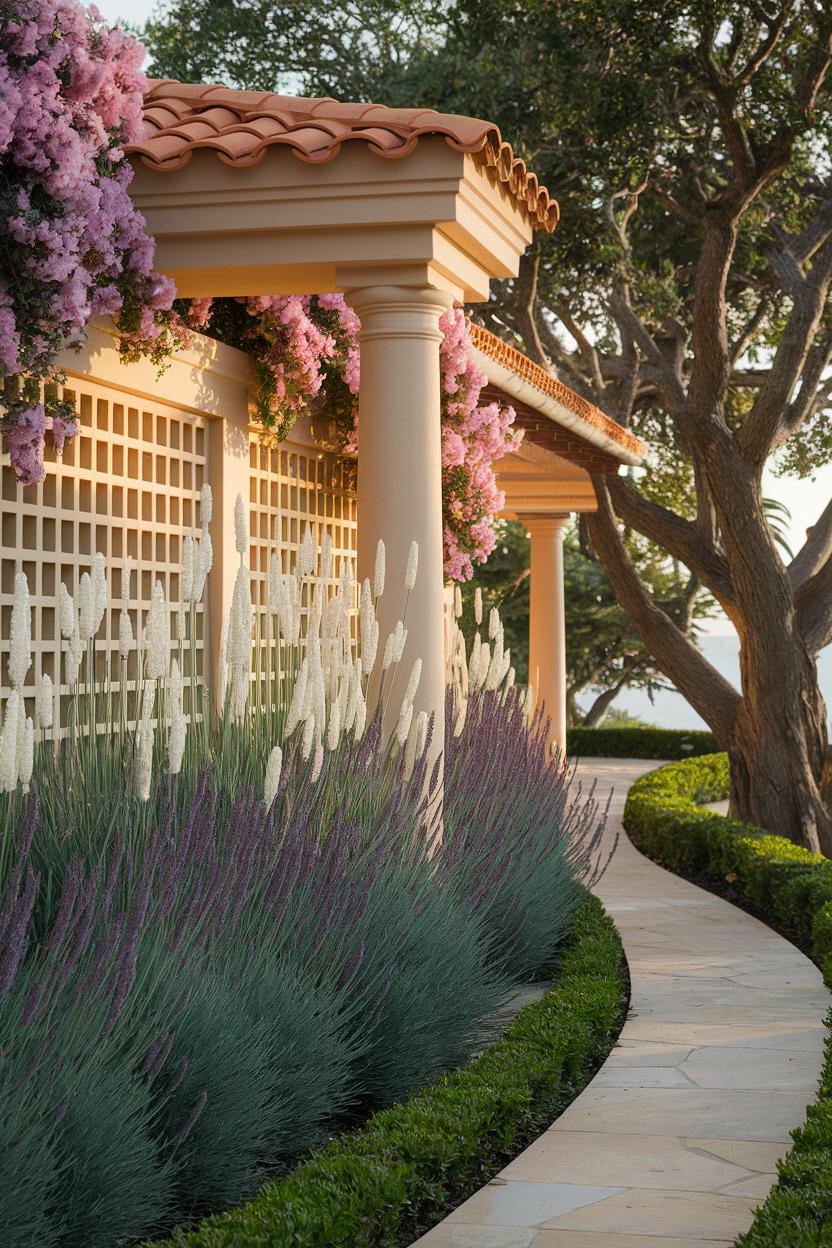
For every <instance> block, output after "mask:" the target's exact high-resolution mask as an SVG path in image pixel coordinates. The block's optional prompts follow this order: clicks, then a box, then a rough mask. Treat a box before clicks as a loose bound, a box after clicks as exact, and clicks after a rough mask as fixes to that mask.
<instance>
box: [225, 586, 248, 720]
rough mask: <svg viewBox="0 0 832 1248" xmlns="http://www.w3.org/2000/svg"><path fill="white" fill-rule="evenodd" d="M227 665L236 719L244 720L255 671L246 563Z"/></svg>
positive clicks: (234, 604)
mask: <svg viewBox="0 0 832 1248" xmlns="http://www.w3.org/2000/svg"><path fill="white" fill-rule="evenodd" d="M227 661H228V667H229V672H230V676H231V695H232V696H231V701H232V706H231V714H232V717H233V718H234V719H242V717H243V715H244V714H245V709H246V703H247V701H248V692H249V672H250V668H251V584H250V579H249V573H248V568H247V567H246V565H245V564H244V563H241V564H240V566H239V568H238V569H237V579H236V580H235V582H234V594H233V597H232V599H231V615H230V625H229V631H228V655H227Z"/></svg>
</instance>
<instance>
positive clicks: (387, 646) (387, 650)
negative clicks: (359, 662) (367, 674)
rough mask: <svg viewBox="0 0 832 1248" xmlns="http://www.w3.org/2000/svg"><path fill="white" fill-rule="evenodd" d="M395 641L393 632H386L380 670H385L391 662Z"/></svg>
mask: <svg viewBox="0 0 832 1248" xmlns="http://www.w3.org/2000/svg"><path fill="white" fill-rule="evenodd" d="M394 641H395V633H388V634H387V640H386V641H385V643H384V656H383V658H382V660H381V670H382V671H383V672H386V671H387V669H388V668H389V666H390V664H391V663H392V662H393V643H394Z"/></svg>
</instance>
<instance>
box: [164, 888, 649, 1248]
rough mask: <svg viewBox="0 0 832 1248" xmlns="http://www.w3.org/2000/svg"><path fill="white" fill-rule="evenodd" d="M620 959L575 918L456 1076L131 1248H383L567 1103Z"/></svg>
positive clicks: (408, 1235) (605, 1017)
mask: <svg viewBox="0 0 832 1248" xmlns="http://www.w3.org/2000/svg"><path fill="white" fill-rule="evenodd" d="M625 996H626V980H625V969H624V962H623V953H622V949H621V944H620V941H619V939H618V936H617V933H616V931H615V928H614V927H613V924H612V921H611V920H610V919H609V918H608V917H607V916H606V915H605V913H604V911H603V908H602V907H601V904H600V902H598V901H597V900H596V899H595V898H594V897H592V896H589V895H587V896H586V897H585V899H584V901H583V902H582V904H581V907H580V909H579V911H578V913H577V916H576V919H575V922H574V924H573V927H572V931H571V934H570V938H569V941H568V944H567V945H566V946H565V948H564V951H563V954H562V956H561V960H560V962H559V965H558V970H557V973H556V978H555V981H554V983H553V985H552V988H551V989H550V990H549V991H548V992H547V993H546V994H545V995H544V997H543V998H542V999H541V1000H540V1001H536V1002H533V1003H532V1004H530V1005H527V1006H526V1007H525V1008H524V1009H523V1010H522V1011H521V1012H520V1013H519V1014H518V1015H517V1016H516V1018H515V1019H513V1020H512V1022H511V1023H510V1024H509V1026H508V1027H507V1028H506V1030H505V1031H504V1032H503V1034H502V1036H501V1037H500V1039H499V1040H498V1041H496V1042H495V1043H494V1044H492V1045H490V1046H489V1047H488V1048H487V1049H485V1050H484V1051H483V1052H482V1054H480V1056H479V1057H477V1058H476V1059H475V1060H474V1061H472V1062H470V1063H469V1064H468V1065H466V1066H464V1067H462V1068H461V1069H459V1070H457V1071H455V1072H453V1073H452V1074H449V1075H446V1076H445V1077H443V1078H442V1079H440V1080H439V1081H438V1082H437V1083H435V1084H432V1085H431V1086H429V1087H426V1088H423V1089H421V1090H420V1091H419V1092H416V1093H415V1094H414V1095H412V1096H411V1097H409V1099H408V1100H407V1101H405V1102H403V1103H402V1104H399V1105H394V1106H393V1107H392V1108H390V1109H386V1110H383V1111H382V1112H380V1113H377V1114H374V1115H373V1117H372V1118H370V1119H369V1120H368V1121H367V1123H366V1124H365V1125H364V1126H363V1127H361V1128H360V1129H359V1130H357V1131H354V1132H351V1133H349V1134H347V1135H344V1136H342V1137H340V1138H338V1139H336V1140H333V1141H332V1142H331V1143H330V1144H328V1145H327V1146H326V1147H324V1148H323V1149H321V1150H320V1151H318V1152H316V1153H314V1154H313V1155H312V1156H311V1157H310V1158H309V1160H307V1161H306V1162H304V1163H303V1164H301V1165H300V1166H298V1168H297V1169H295V1170H293V1171H292V1172H290V1173H289V1174H288V1175H286V1176H285V1177H283V1178H280V1179H277V1180H275V1181H272V1182H269V1183H267V1184H266V1185H265V1187H263V1188H262V1190H261V1191H260V1193H259V1195H258V1196H256V1197H255V1198H254V1199H253V1200H251V1201H249V1202H248V1203H246V1204H244V1205H241V1206H240V1207H239V1208H237V1209H233V1210H231V1211H230V1212H228V1213H223V1214H219V1215H216V1216H214V1217H211V1218H208V1219H206V1220H205V1221H204V1222H202V1223H200V1225H199V1226H197V1227H196V1228H194V1229H193V1230H179V1231H177V1232H175V1233H174V1234H173V1236H172V1237H171V1238H170V1239H166V1240H164V1241H156V1243H155V1244H154V1245H150V1244H147V1245H145V1248H163V1244H164V1248H174V1245H176V1248H267V1246H268V1248H284V1246H285V1248H290V1245H291V1248H371V1246H372V1248H393V1246H394V1245H399V1244H405V1243H409V1242H410V1241H411V1240H412V1239H413V1238H415V1236H416V1235H417V1234H418V1233H419V1232H420V1231H422V1230H424V1229H426V1228H427V1227H428V1226H430V1225H432V1224H433V1223H435V1222H436V1221H438V1220H439V1219H440V1218H441V1217H442V1216H443V1215H444V1214H445V1213H446V1212H447V1211H448V1209H449V1207H450V1206H452V1205H455V1204H457V1203H459V1202H460V1201H461V1200H463V1199H465V1198H466V1197H467V1196H468V1195H470V1194H471V1193H472V1192H473V1191H475V1190H476V1189H477V1188H478V1187H479V1186H481V1185H482V1184H483V1183H485V1182H487V1181H488V1180H489V1179H490V1178H491V1177H492V1176H493V1174H494V1173H495V1171H496V1170H497V1169H499V1168H500V1166H501V1165H502V1164H504V1162H505V1161H506V1160H507V1159H508V1158H510V1157H511V1156H513V1155H515V1154H516V1153H517V1152H518V1151H519V1150H520V1149H521V1148H522V1147H524V1146H525V1144H526V1143H527V1142H528V1141H529V1140H531V1139H532V1138H534V1137H535V1136H536V1135H537V1134H539V1132H540V1131H541V1130H542V1129H544V1128H545V1127H546V1126H547V1125H548V1124H549V1122H550V1121H551V1120H552V1119H553V1118H555V1117H556V1116H557V1115H558V1114H559V1113H561V1112H562V1111H563V1109H564V1108H565V1107H566V1106H567V1105H568V1104H569V1102H570V1101H571V1100H573V1099H574V1097H575V1096H577V1094H578V1092H579V1091H580V1090H581V1088H583V1087H584V1086H585V1084H586V1083H587V1082H588V1081H589V1079H590V1078H591V1077H592V1075H593V1073H594V1072H595V1071H596V1070H597V1068H598V1067H599V1065H600V1064H601V1063H602V1062H603V1060H604V1058H605V1057H606V1055H607V1053H608V1052H609V1050H610V1048H611V1047H612V1044H613V1042H614V1040H615V1037H616V1036H617V1034H618V1031H619V1029H620V1026H621V1023H622V1021H623V1013H624V1006H625Z"/></svg>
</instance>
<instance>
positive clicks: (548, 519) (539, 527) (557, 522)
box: [517, 513, 570, 538]
mask: <svg viewBox="0 0 832 1248" xmlns="http://www.w3.org/2000/svg"><path fill="white" fill-rule="evenodd" d="M517 518H518V520H519V521H520V523H521V524H524V525H525V526H526V528H527V529H528V531H529V532H530V533H531V535H532V537H533V538H535V537H555V538H562V537H563V534H564V530H565V529H566V526H567V525H568V523H569V519H570V517H569V515H568V514H562V513H557V514H553V515H540V514H538V515H533V516H518V517H517Z"/></svg>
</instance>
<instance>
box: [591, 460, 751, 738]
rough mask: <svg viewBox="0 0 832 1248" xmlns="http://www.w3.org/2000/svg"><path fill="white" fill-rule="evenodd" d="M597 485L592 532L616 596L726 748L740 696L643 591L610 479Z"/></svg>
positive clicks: (665, 669)
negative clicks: (609, 486) (615, 508)
mask: <svg viewBox="0 0 832 1248" xmlns="http://www.w3.org/2000/svg"><path fill="white" fill-rule="evenodd" d="M593 481H594V484H595V491H596V494H597V496H598V511H597V512H595V513H594V514H592V515H590V516H589V518H588V526H589V532H590V536H591V537H592V542H593V545H594V546H595V549H596V551H597V552H598V555H599V557H600V559H601V562H602V563H603V565H604V568H605V570H606V573H607V576H608V577H609V579H610V583H611V585H612V587H613V589H614V591H615V595H616V597H617V598H618V601H619V602H620V603H621V605H622V607H623V608H624V610H625V611H626V612H627V614H628V615H629V617H630V619H631V620H632V621H633V623H634V624H635V626H636V628H637V630H638V632H639V635H640V636H641V638H642V640H643V642H644V644H645V646H647V647H648V649H649V650H650V652H651V653H652V654H653V655H655V657H656V660H657V662H658V665H659V667H660V668H661V670H662V671H663V672H664V674H665V676H667V678H668V679H669V680H671V681H672V682H673V684H674V685H675V686H676V688H677V689H679V691H680V692H681V693H682V695H683V696H684V697H686V698H687V700H688V701H689V702H690V704H691V706H692V707H693V708H694V710H696V711H697V712H698V713H699V714H700V715H701V716H702V718H703V719H704V720H705V722H706V723H707V724H709V726H710V728H711V730H712V732H713V733H714V735H715V736H716V738H717V741H718V742H719V744H720V746H721V747H722V748H723V749H724V748H726V747H727V745H728V743H729V741H730V739H731V736H732V733H733V729H734V722H735V719H736V715H737V710H738V708H739V705H740V696H739V694H738V693H737V691H736V689H734V687H733V686H732V685H731V684H730V683H729V682H728V681H727V680H726V679H725V677H724V676H721V675H720V673H719V672H718V671H717V670H716V668H714V667H712V666H711V664H710V663H709V662H708V661H707V659H705V658H704V656H703V655H702V654H701V653H700V652H699V651H698V650H697V649H696V646H695V645H694V644H693V642H692V641H690V640H689V638H687V637H686V636H685V634H684V633H683V632H682V631H681V629H679V628H677V626H676V625H675V624H674V623H673V621H672V620H671V619H670V618H669V616H668V615H666V614H665V612H664V611H662V610H660V608H659V607H657V606H656V604H655V603H654V602H653V600H652V599H651V597H650V595H649V594H648V593H647V591H646V590H645V589H644V587H643V585H642V584H641V582H640V580H639V577H638V573H637V572H636V569H635V568H634V566H633V563H632V560H631V559H630V557H629V555H628V553H627V550H626V548H625V546H624V543H623V542H622V540H621V537H620V535H619V533H618V529H617V527H616V523H615V516H614V514H613V509H612V503H611V499H610V495H609V492H608V489H607V481H606V479H605V478H604V477H598V476H596V477H594V478H593Z"/></svg>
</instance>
